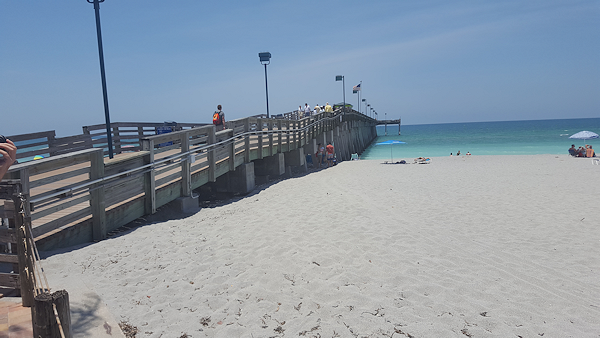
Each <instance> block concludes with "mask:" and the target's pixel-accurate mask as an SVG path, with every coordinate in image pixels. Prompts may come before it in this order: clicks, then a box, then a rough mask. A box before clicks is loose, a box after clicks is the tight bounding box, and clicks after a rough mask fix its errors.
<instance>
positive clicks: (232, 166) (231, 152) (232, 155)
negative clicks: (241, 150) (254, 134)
mask: <svg viewBox="0 0 600 338" xmlns="http://www.w3.org/2000/svg"><path fill="white" fill-rule="evenodd" d="M233 131H234V128H231V135H229V136H230V137H234V136H235V135H234V134H233ZM229 171H235V139H234V140H233V141H232V142H231V145H230V147H229Z"/></svg>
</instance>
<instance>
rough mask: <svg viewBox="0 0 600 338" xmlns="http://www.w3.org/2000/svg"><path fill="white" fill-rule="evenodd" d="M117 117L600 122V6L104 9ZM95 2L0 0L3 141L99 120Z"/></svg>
mask: <svg viewBox="0 0 600 338" xmlns="http://www.w3.org/2000/svg"><path fill="white" fill-rule="evenodd" d="M100 15H101V22H102V34H103V43H104V56H105V62H106V76H107V85H108V95H109V105H110V114H111V120H112V121H113V122H117V121H119V122H130V121H140V122H142V121H143V122H162V121H165V120H173V121H178V122H209V120H210V118H211V115H212V112H213V111H214V110H215V108H216V105H217V104H221V105H223V110H224V111H225V113H226V117H227V118H228V119H234V118H242V117H245V116H248V115H255V114H261V113H265V112H266V104H265V84H264V68H263V66H261V65H260V63H259V60H258V53H259V52H263V51H269V52H270V53H271V54H272V56H273V57H272V61H271V64H270V65H269V66H268V76H269V105H270V111H271V114H276V113H284V112H289V111H292V110H294V109H296V108H297V107H298V105H300V104H302V105H304V103H305V102H308V103H309V104H310V105H311V106H314V105H315V104H320V105H323V104H325V102H327V101H329V102H330V103H334V102H341V101H342V83H341V82H336V81H335V76H336V75H344V76H345V79H346V81H345V82H346V101H347V102H350V103H353V104H356V102H357V96H356V95H353V94H352V86H353V85H356V84H358V83H359V82H360V81H362V86H363V93H362V95H363V98H366V99H367V101H368V102H369V103H370V104H371V105H372V106H373V107H374V108H375V110H377V112H378V113H379V116H380V117H382V116H383V115H384V113H387V116H388V118H400V117H401V118H402V120H403V123H404V124H422V123H446V122H474V121H502V120H526V119H555V118H556V119H560V118H578V117H599V116H600V1H598V0H593V1H579V0H540V1H537V0H519V1H427V0H425V1H422V0H418V1H417V0H415V1H413V0H409V1H401V0H390V1H379V0H373V1H353V0H344V1H328V0H321V1H312V0H307V1H281V0H279V1H197V0H193V1H192V0H180V1H148V0H146V1H141V0H127V1H119V0H106V1H105V2H104V3H102V4H101V6H100ZM95 29H96V27H95V19H94V10H93V5H91V4H88V3H87V2H86V1H85V0H54V1H16V0H0V116H2V124H0V134H5V135H11V134H20V133H30V132H36V131H43V130H56V131H57V134H58V135H59V136H67V135H75V134H79V133H81V126H84V125H92V124H102V123H104V109H103V103H102V88H101V82H100V70H99V61H98V49H97V41H96V30H95Z"/></svg>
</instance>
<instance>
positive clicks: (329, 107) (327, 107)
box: [325, 102, 333, 113]
mask: <svg viewBox="0 0 600 338" xmlns="http://www.w3.org/2000/svg"><path fill="white" fill-rule="evenodd" d="M325 112H326V113H333V108H331V106H330V105H329V102H327V104H326V105H325Z"/></svg>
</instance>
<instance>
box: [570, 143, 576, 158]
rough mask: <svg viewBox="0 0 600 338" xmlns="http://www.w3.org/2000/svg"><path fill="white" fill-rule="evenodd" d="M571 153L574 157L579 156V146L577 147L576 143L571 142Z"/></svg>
mask: <svg viewBox="0 0 600 338" xmlns="http://www.w3.org/2000/svg"><path fill="white" fill-rule="evenodd" d="M569 155H571V156H573V157H576V156H577V148H575V145H574V144H571V148H569Z"/></svg>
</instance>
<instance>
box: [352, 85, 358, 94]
mask: <svg viewBox="0 0 600 338" xmlns="http://www.w3.org/2000/svg"><path fill="white" fill-rule="evenodd" d="M359 90H360V83H359V84H357V85H356V86H354V87H352V94H356V93H358V91H359Z"/></svg>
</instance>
